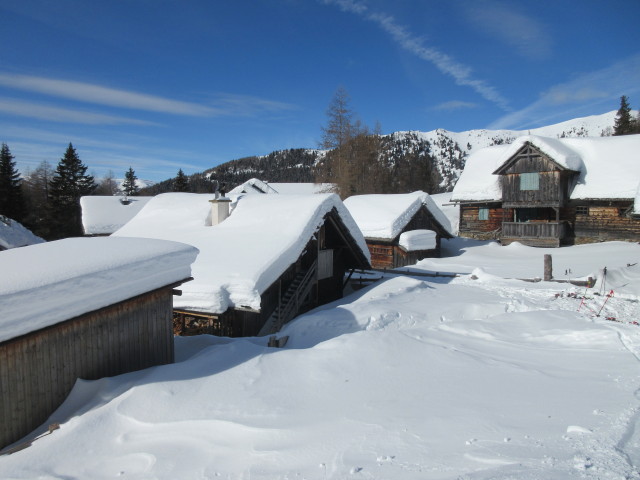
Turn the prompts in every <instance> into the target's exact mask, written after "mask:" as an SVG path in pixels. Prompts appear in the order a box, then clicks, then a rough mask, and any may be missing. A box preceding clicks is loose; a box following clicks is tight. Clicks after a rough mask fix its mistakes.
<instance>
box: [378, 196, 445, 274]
mask: <svg viewBox="0 0 640 480" xmlns="http://www.w3.org/2000/svg"><path fill="white" fill-rule="evenodd" d="M412 230H432V231H434V232H436V248H434V249H430V250H415V251H411V252H408V251H406V250H405V249H404V248H402V247H401V246H400V244H399V240H400V235H401V234H402V233H404V232H410V231H412ZM443 238H452V235H451V234H450V233H449V232H448V231H447V230H446V229H445V228H444V227H443V226H442V225H440V223H439V222H438V221H437V220H436V219H435V218H434V216H433V215H432V214H431V213H430V212H429V210H428V209H427V207H425V206H424V205H423V206H422V207H420V209H419V210H418V211H417V212H416V213H415V215H414V216H413V217H412V218H411V220H409V222H408V223H407V225H406V226H405V227H404V228H403V229H402V231H401V232H400V233H399V234H398V235H397V236H396V237H395V238H394V239H392V240H388V239H379V238H366V239H365V240H366V242H367V247H369V253H370V254H371V266H372V267H373V268H380V269H387V268H398V267H404V266H405V265H413V264H414V263H416V262H418V261H419V260H422V259H423V258H429V257H439V256H440V246H441V241H442V239H443Z"/></svg>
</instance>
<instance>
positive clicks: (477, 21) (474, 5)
mask: <svg viewBox="0 0 640 480" xmlns="http://www.w3.org/2000/svg"><path fill="white" fill-rule="evenodd" d="M465 6H466V8H465V10H464V11H465V16H466V18H467V21H468V22H469V23H470V24H472V25H473V26H475V27H476V28H478V29H479V30H482V31H484V32H486V33H488V34H489V35H491V36H493V37H495V38H498V39H499V40H501V41H503V42H504V43H506V44H507V45H509V46H511V47H512V48H514V49H515V51H516V52H518V53H519V54H520V55H522V56H524V57H526V58H529V59H535V60H541V59H544V58H547V57H548V56H549V55H550V54H551V52H552V45H553V42H552V40H551V38H552V37H551V34H550V32H548V29H547V28H545V26H544V25H543V24H541V23H540V22H538V21H537V19H535V18H533V17H531V16H527V15H525V14H523V13H521V12H519V11H517V6H516V5H514V4H513V2H511V3H508V4H503V3H499V2H482V3H478V2H470V3H467V4H465Z"/></svg>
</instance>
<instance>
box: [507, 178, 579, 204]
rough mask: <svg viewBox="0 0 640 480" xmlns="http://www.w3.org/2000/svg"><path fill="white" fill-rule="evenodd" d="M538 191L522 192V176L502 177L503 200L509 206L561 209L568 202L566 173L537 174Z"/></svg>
mask: <svg viewBox="0 0 640 480" xmlns="http://www.w3.org/2000/svg"><path fill="white" fill-rule="evenodd" d="M537 173H538V174H539V175H540V185H539V189H538V190H520V175H519V174H509V175H502V176H501V179H500V180H501V182H502V198H503V204H504V205H507V206H522V207H559V206H563V205H565V204H566V202H567V186H568V176H567V174H566V173H565V172H559V171H554V172H537Z"/></svg>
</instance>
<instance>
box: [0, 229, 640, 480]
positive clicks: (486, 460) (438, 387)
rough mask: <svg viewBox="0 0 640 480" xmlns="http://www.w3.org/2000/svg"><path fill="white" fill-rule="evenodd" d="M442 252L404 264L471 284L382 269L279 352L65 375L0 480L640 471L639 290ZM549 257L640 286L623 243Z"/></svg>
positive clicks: (181, 354) (524, 250)
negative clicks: (43, 425) (58, 394)
mask: <svg viewBox="0 0 640 480" xmlns="http://www.w3.org/2000/svg"><path fill="white" fill-rule="evenodd" d="M443 243H444V244H445V250H447V251H448V252H450V253H451V254H452V255H454V256H453V257H451V258H443V259H429V260H428V261H423V262H421V263H420V265H419V266H417V267H415V268H416V270H417V269H420V271H421V273H433V272H434V271H440V272H442V271H447V270H449V271H455V270H457V271H465V270H467V271H469V272H470V271H474V275H473V276H471V275H465V276H460V277H458V278H453V279H452V278H444V277H440V278H438V277H417V276H415V277H411V276H397V275H387V276H386V277H385V279H383V280H381V281H380V282H378V283H376V284H374V285H373V286H371V287H369V288H366V289H364V290H361V291H359V292H356V293H355V294H353V295H351V296H349V297H348V298H345V299H343V300H342V301H340V302H336V303H334V304H331V305H327V306H324V307H321V308H318V309H316V310H314V311H312V312H310V313H308V314H307V315H304V316H302V317H299V318H298V319H296V320H294V321H293V322H292V323H290V324H289V325H287V326H286V327H285V329H284V331H283V332H281V333H280V334H279V335H288V336H289V337H290V339H289V342H288V344H287V345H286V347H285V348H283V349H273V348H267V347H266V346H265V342H266V339H264V338H244V339H228V338H216V337H210V336H200V337H192V338H176V346H177V355H178V358H177V363H175V364H173V365H167V366H161V367H155V368H150V369H147V370H143V371H140V372H134V373H131V374H126V375H122V376H118V377H113V378H107V379H102V380H99V381H93V382H84V381H79V382H78V384H77V385H76V388H75V389H74V391H73V392H72V394H71V396H70V397H69V399H68V401H67V402H66V403H65V404H64V405H63V406H62V407H61V408H60V409H59V410H58V411H57V412H56V413H54V414H53V415H52V417H51V419H50V422H54V421H55V422H61V428H60V430H57V431H55V432H53V433H52V434H51V435H47V436H44V437H42V438H40V439H39V440H37V441H36V442H35V443H34V444H33V446H31V447H30V448H28V449H25V450H22V451H20V452H18V453H15V454H13V455H10V456H2V457H0V472H2V476H3V477H5V478H47V479H49V478H65V479H76V478H77V479H80V478H92V479H106V478H134V479H152V478H154V479H155V478H159V479H175V478H181V479H183V478H184V479H187V478H188V479H192V478H211V479H213V478H224V479H303V478H306V479H345V478H347V479H350V478H353V479H360V478H361V479H372V478H375V479H487V480H488V479H525V480H526V479H567V478H592V479H608V478H611V479H633V478H640V473H639V472H638V467H639V465H640V398H639V392H640V390H639V387H640V363H639V362H640V327H638V326H636V325H634V324H632V323H630V322H633V321H636V320H637V319H638V318H639V317H640V304H639V303H638V297H637V296H635V297H634V296H632V295H631V294H629V296H628V298H619V297H617V296H616V295H615V294H614V296H613V297H610V298H608V297H604V296H600V295H596V293H599V292H598V288H597V287H596V288H594V289H588V290H587V289H585V288H584V287H574V286H571V285H568V284H561V283H552V282H538V283H530V282H523V281H520V280H506V279H503V278H500V277H499V276H507V277H513V278H531V277H534V276H537V275H540V274H541V271H542V255H543V254H544V253H546V252H545V251H544V250H542V249H534V248H529V247H523V246H522V245H515V246H514V245H512V246H509V247H499V246H495V245H493V244H489V243H486V242H484V243H483V242H473V241H466V240H460V239H455V240H452V241H445V242H443ZM552 253H553V255H554V264H555V265H556V272H557V271H558V269H560V270H562V273H563V274H564V270H565V269H567V270H568V269H569V268H571V271H572V272H573V275H575V276H584V275H588V274H590V273H592V272H597V271H598V270H599V269H600V268H602V267H603V266H605V265H606V266H608V270H609V271H610V272H624V273H625V275H626V277H625V278H626V279H627V281H629V282H631V283H633V284H635V285H637V284H638V283H640V265H638V264H637V262H638V261H639V260H640V246H639V245H637V244H632V243H628V244H623V243H619V242H618V243H605V244H598V245H588V246H581V247H570V248H562V249H554V250H553V251H552ZM633 263H636V265H632V264H633ZM627 264H629V265H630V266H627ZM498 275H499V276H498ZM567 276H569V274H568V271H567ZM614 286H615V285H611V288H613V287H614ZM615 287H616V288H617V286H615ZM584 293H586V294H587V297H588V298H587V300H586V302H582V299H581V298H580V297H581V296H582V295H583V294H584ZM605 301H607V306H606V315H607V316H608V317H609V318H615V321H613V320H606V318H605V316H604V315H602V316H596V314H595V313H594V311H596V310H597V309H598V308H599V307H600V306H601V305H602V304H603V302H605ZM50 422H48V423H50Z"/></svg>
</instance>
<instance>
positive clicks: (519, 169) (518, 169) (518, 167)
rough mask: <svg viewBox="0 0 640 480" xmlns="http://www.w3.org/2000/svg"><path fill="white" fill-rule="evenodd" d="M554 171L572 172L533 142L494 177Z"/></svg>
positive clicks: (525, 146) (514, 156)
mask: <svg viewBox="0 0 640 480" xmlns="http://www.w3.org/2000/svg"><path fill="white" fill-rule="evenodd" d="M554 171H570V170H569V169H568V168H566V167H563V166H562V165H560V164H559V163H558V162H556V161H555V160H554V159H553V158H551V157H550V156H548V155H547V154H545V153H543V152H542V151H541V150H540V149H539V148H537V147H536V146H535V145H533V144H532V143H531V142H526V143H525V144H524V145H523V146H522V148H520V150H518V151H517V152H516V153H515V154H514V155H513V156H512V157H511V158H509V159H508V160H507V161H506V162H504V163H503V164H502V165H501V166H500V168H498V169H497V170H496V171H495V172H493V175H508V174H519V173H530V172H554Z"/></svg>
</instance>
